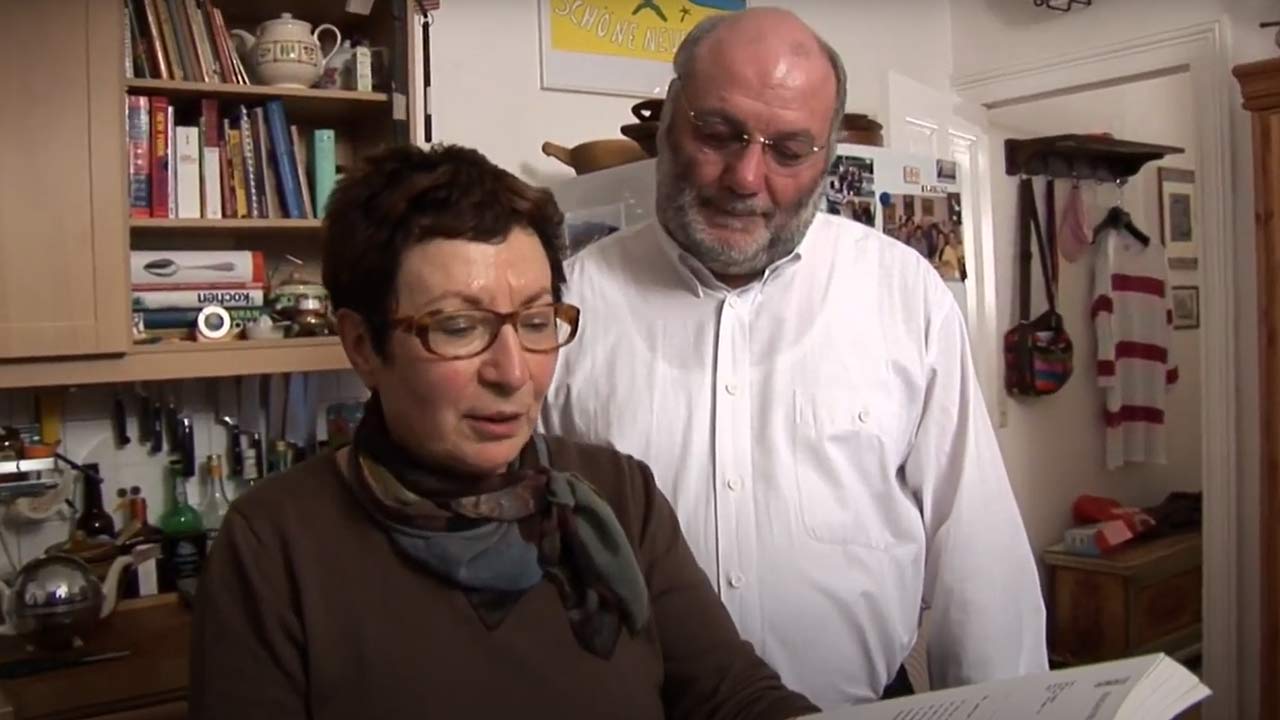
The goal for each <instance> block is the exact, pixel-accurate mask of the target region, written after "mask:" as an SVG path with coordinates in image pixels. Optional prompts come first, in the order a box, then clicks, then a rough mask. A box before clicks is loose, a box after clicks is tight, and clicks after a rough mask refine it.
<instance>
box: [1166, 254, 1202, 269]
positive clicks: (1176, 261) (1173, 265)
mask: <svg viewBox="0 0 1280 720" xmlns="http://www.w3.org/2000/svg"><path fill="white" fill-rule="evenodd" d="M1169 269H1170V270H1175V271H1178V272H1195V271H1197V270H1199V269H1200V258H1194V257H1180V256H1179V257H1171V258H1169Z"/></svg>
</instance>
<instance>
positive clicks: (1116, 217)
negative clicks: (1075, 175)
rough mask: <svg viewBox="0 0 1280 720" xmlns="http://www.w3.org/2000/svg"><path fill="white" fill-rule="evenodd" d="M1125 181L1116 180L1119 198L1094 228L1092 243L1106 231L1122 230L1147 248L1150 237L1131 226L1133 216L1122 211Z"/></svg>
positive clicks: (1122, 179)
mask: <svg viewBox="0 0 1280 720" xmlns="http://www.w3.org/2000/svg"><path fill="white" fill-rule="evenodd" d="M1127 181H1128V180H1127V178H1116V188H1118V189H1119V190H1120V198H1119V199H1118V200H1117V201H1116V204H1115V205H1112V206H1111V209H1110V210H1108V211H1107V214H1106V216H1105V217H1103V218H1102V221H1101V222H1099V223H1098V224H1097V225H1096V226H1094V228H1093V240H1094V242H1097V240H1098V236H1099V235H1101V234H1102V233H1104V232H1106V231H1107V230H1123V231H1125V232H1127V233H1129V234H1130V235H1132V236H1133V239H1135V240H1137V241H1138V242H1140V243H1142V246H1143V247H1147V246H1148V245H1150V244H1151V237H1150V236H1149V235H1147V234H1146V233H1144V232H1142V231H1141V230H1139V229H1138V226H1137V225H1134V224H1133V216H1131V215H1130V214H1129V211H1128V210H1125V209H1124V185H1125V183H1126V182H1127ZM1098 184H1099V185H1101V184H1102V181H1101V180H1099V181H1098Z"/></svg>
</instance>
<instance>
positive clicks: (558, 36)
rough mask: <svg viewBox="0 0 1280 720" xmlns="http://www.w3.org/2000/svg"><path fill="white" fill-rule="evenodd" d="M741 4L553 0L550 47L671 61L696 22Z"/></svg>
mask: <svg viewBox="0 0 1280 720" xmlns="http://www.w3.org/2000/svg"><path fill="white" fill-rule="evenodd" d="M745 7H746V0H551V2H550V14H551V18H550V20H551V47H552V49H554V50H559V51H562V52H572V53H586V54H589V55H612V56H617V57H624V58H630V59H634V60H656V61H660V62H668V63H669V62H671V59H672V57H673V56H674V55H675V51H676V48H677V47H679V45H680V42H681V41H682V40H684V36H685V35H687V34H688V33H689V30H691V29H692V28H693V26H695V25H697V24H698V21H700V20H702V19H703V18H705V17H708V16H710V15H718V14H720V13H723V12H732V11H735V10H742V9H744V8H745Z"/></svg>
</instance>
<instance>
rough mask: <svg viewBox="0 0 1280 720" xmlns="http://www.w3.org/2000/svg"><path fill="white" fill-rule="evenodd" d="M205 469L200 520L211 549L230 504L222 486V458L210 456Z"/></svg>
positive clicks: (217, 455) (215, 455)
mask: <svg viewBox="0 0 1280 720" xmlns="http://www.w3.org/2000/svg"><path fill="white" fill-rule="evenodd" d="M205 469H206V472H205V486H204V501H203V502H201V503H200V519H201V521H203V523H204V532H205V535H207V536H208V538H209V547H212V546H213V541H214V539H215V538H217V536H218V528H219V527H221V526H222V518H223V517H224V516H225V515H226V514H227V508H228V507H229V506H230V503H228V502H227V493H226V490H225V489H224V487H223V484H222V456H221V455H219V454H217V453H214V454H213V455H210V456H209V457H208V458H207V459H206V461H205Z"/></svg>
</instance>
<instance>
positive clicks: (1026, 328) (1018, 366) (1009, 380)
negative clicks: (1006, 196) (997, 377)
mask: <svg viewBox="0 0 1280 720" xmlns="http://www.w3.org/2000/svg"><path fill="white" fill-rule="evenodd" d="M1032 232H1034V233H1035V236H1036V249H1037V252H1036V254H1037V255H1039V256H1040V273H1041V276H1042V277H1043V278H1044V290H1045V296H1046V297H1047V298H1048V300H1049V309H1048V310H1046V311H1044V312H1043V313H1041V314H1040V315H1039V316H1038V317H1036V318H1035V319H1031V255H1032V252H1031V233H1032ZM1052 252H1054V250H1053V248H1051V247H1049V243H1048V242H1046V238H1045V236H1044V233H1043V232H1042V231H1041V229H1040V214H1039V212H1038V211H1037V209H1036V196H1035V189H1034V187H1033V186H1032V184H1031V178H1023V179H1022V180H1020V181H1019V183H1018V254H1019V260H1020V264H1021V267H1020V268H1019V272H1020V276H1019V280H1020V284H1019V287H1018V324H1017V325H1015V326H1014V327H1013V328H1011V329H1010V330H1009V331H1008V332H1007V333H1005V335H1004V364H1005V373H1004V385H1005V389H1006V390H1007V391H1008V392H1009V394H1010V395H1023V396H1027V397H1039V396H1041V395H1052V394H1053V393H1056V392H1058V391H1059V390H1061V389H1062V387H1063V386H1064V385H1066V384H1067V380H1069V379H1071V372H1072V369H1073V367H1072V359H1071V356H1072V345H1071V338H1070V337H1068V335H1067V331H1066V328H1064V327H1063V323H1062V316H1061V315H1059V314H1058V304H1057V297H1056V296H1057V283H1056V282H1055V280H1056V278H1055V273H1054V272H1053V268H1052V267H1051V264H1050V263H1051V261H1050V258H1051V253H1052Z"/></svg>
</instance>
